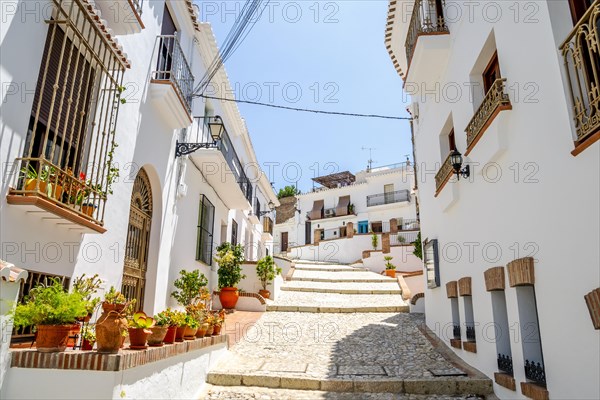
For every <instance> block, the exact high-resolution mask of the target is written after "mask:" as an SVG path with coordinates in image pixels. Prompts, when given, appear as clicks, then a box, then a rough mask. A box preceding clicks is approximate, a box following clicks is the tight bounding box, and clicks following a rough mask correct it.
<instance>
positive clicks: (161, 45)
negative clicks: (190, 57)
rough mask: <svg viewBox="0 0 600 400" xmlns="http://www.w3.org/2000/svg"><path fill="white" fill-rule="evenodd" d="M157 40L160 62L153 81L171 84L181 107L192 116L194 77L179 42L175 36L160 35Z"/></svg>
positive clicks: (153, 74) (154, 72)
mask: <svg viewBox="0 0 600 400" xmlns="http://www.w3.org/2000/svg"><path fill="white" fill-rule="evenodd" d="M156 39H157V42H156V44H157V53H158V62H157V65H156V70H155V71H153V72H152V81H153V82H155V83H169V84H171V85H172V86H173V88H174V89H175V91H176V92H177V96H178V97H179V100H180V102H181V105H182V106H183V107H185V109H186V111H187V113H188V114H191V112H192V93H193V91H194V76H193V75H192V70H191V68H190V65H189V64H188V61H187V59H186V58H185V55H184V52H183V50H182V49H181V45H180V44H179V40H177V37H175V36H173V35H162V36H160V35H159V36H158V37H157V38H156Z"/></svg>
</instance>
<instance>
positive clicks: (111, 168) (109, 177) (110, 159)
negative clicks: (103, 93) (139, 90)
mask: <svg viewBox="0 0 600 400" xmlns="http://www.w3.org/2000/svg"><path fill="white" fill-rule="evenodd" d="M123 100H124V99H123ZM113 137H114V132H113ZM117 147H119V144H118V143H117V142H115V141H114V140H113V141H112V142H111V144H110V150H109V151H108V154H107V156H106V167H107V169H108V172H107V174H106V192H107V193H108V194H113V189H112V185H113V183H115V182H116V181H117V180H118V179H119V176H121V174H120V173H119V168H118V167H117V166H116V165H115V162H114V158H115V149H116V148H117ZM99 192H100V193H101V194H103V195H106V194H105V193H103V192H102V191H99Z"/></svg>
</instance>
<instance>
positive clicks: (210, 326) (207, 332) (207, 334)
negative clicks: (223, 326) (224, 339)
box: [206, 325, 215, 336]
mask: <svg viewBox="0 0 600 400" xmlns="http://www.w3.org/2000/svg"><path fill="white" fill-rule="evenodd" d="M214 331H215V327H214V326H213V325H209V326H208V329H207V330H206V336H212V334H213V333H214Z"/></svg>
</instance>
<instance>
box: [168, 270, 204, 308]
mask: <svg viewBox="0 0 600 400" xmlns="http://www.w3.org/2000/svg"><path fill="white" fill-rule="evenodd" d="M179 275H181V277H179V278H178V279H176V280H175V282H173V285H175V287H176V288H177V289H178V290H175V291H174V292H173V293H171V296H172V297H173V298H174V299H175V300H177V302H178V303H179V304H180V305H182V306H184V307H187V306H189V305H191V304H194V303H196V302H197V301H198V300H200V295H201V294H202V289H203V288H205V287H206V285H208V279H206V276H204V274H202V273H200V270H198V269H197V270H194V271H192V272H187V271H186V270H185V269H182V270H181V271H179Z"/></svg>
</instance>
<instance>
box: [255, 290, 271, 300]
mask: <svg viewBox="0 0 600 400" xmlns="http://www.w3.org/2000/svg"><path fill="white" fill-rule="evenodd" d="M258 294H260V295H261V296H262V297H263V298H265V299H269V298H271V292H269V291H268V290H265V289H261V290H259V291H258Z"/></svg>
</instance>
